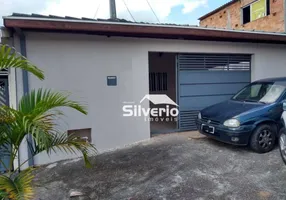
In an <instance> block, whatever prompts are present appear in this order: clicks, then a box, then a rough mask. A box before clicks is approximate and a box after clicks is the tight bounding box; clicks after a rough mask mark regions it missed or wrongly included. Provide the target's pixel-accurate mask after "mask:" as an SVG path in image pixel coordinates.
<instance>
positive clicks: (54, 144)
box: [0, 46, 96, 200]
mask: <svg viewBox="0 0 286 200" xmlns="http://www.w3.org/2000/svg"><path fill="white" fill-rule="evenodd" d="M9 68H20V69H23V70H27V71H28V72H30V73H32V74H34V75H35V76H36V77H38V78H39V79H44V75H43V72H42V71H41V70H40V69H38V68H37V67H36V66H34V65H32V64H31V63H30V62H29V61H28V60H27V59H26V58H25V57H23V56H21V55H19V54H18V53H16V51H15V50H13V49H12V48H10V47H7V46H2V47H1V49H0V69H1V70H3V69H9ZM62 107H67V108H71V109H74V110H77V111H79V112H80V113H82V114H87V111H86V108H85V107H84V106H82V105H80V104H79V103H78V102H76V101H72V100H69V95H68V94H63V93H60V92H56V91H51V90H47V89H46V90H43V89H38V90H33V91H31V92H30V93H29V94H26V95H24V96H23V97H22V99H21V100H20V102H19V105H18V108H17V109H14V108H11V107H8V106H0V147H1V153H2V154H5V155H8V156H9V157H10V162H9V164H8V165H7V164H5V162H4V161H3V160H1V159H2V157H3V156H2V157H0V163H1V164H2V165H3V166H4V168H5V169H6V172H7V173H6V174H4V175H0V199H1V198H2V199H12V200H14V199H15V200H18V199H31V198H32V197H33V189H32V180H33V173H32V171H33V169H32V168H28V169H26V170H24V171H20V169H21V167H22V166H23V165H24V164H25V163H27V162H28V161H29V159H31V158H32V157H33V156H35V155H37V154H39V153H42V152H46V153H48V154H49V155H50V154H51V153H52V152H55V151H57V150H60V151H64V152H66V153H77V152H81V153H82V155H83V158H84V161H85V164H86V166H87V167H91V164H90V162H89V161H88V156H90V154H91V153H95V151H96V149H95V147H94V146H93V145H92V144H89V143H88V142H86V141H84V140H82V139H81V138H78V137H76V136H74V135H67V134H66V133H64V132H61V131H60V130H58V128H57V122H58V120H59V119H60V117H61V116H62V115H63V113H62V111H61V109H60V108H62ZM27 137H31V138H32V139H33V140H32V141H33V142H32V143H31V142H29V141H28V140H27ZM26 141H27V142H28V147H29V150H30V153H31V155H32V156H31V158H28V159H27V160H26V161H24V162H22V163H20V165H19V166H18V168H16V169H13V161H14V159H17V155H18V152H19V149H20V145H21V144H22V143H23V142H26Z"/></svg>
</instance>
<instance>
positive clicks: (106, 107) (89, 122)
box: [4, 15, 286, 165]
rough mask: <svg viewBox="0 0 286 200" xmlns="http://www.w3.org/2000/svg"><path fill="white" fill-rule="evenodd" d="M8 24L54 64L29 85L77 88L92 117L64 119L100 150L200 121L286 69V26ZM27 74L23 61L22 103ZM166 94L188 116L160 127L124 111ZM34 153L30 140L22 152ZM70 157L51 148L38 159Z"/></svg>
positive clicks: (17, 87)
mask: <svg viewBox="0 0 286 200" xmlns="http://www.w3.org/2000/svg"><path fill="white" fill-rule="evenodd" d="M59 23H60V24H59ZM63 24H64V25H63ZM4 25H5V27H6V29H7V30H9V32H10V35H9V36H6V37H9V41H10V44H12V45H13V46H14V47H15V48H16V49H17V50H18V51H19V52H21V53H23V51H24V52H25V53H24V54H26V56H27V58H28V59H29V60H30V61H31V62H32V63H33V64H35V65H36V66H38V67H39V68H41V69H42V70H43V71H44V73H45V76H46V78H45V80H44V81H40V80H38V79H37V78H35V77H34V76H32V75H31V74H28V76H27V77H26V78H27V80H26V81H27V84H28V89H29V90H31V89H35V88H51V89H54V90H59V91H67V92H70V93H71V94H72V96H71V98H73V99H74V100H78V101H80V102H82V103H83V104H85V105H87V107H88V115H87V116H84V115H82V114H79V113H77V112H75V111H71V110H64V111H65V114H66V117H65V118H64V123H62V124H60V126H61V128H62V129H63V130H64V131H68V130H69V131H72V130H85V131H87V132H90V139H91V142H92V143H93V144H94V145H95V146H96V148H97V149H98V151H99V152H103V151H106V150H110V149H114V148H120V147H124V146H125V145H129V144H133V143H136V142H139V141H144V140H148V139H149V138H150V137H151V135H152V129H154V130H155V129H156V128H157V129H158V130H159V132H160V127H162V132H168V131H167V129H169V130H170V131H174V132H175V131H189V130H195V127H194V122H193V121H194V120H195V116H196V114H197V112H198V111H199V110H200V109H202V108H203V107H205V106H208V105H210V104H212V103H216V102H219V101H223V100H225V99H227V98H230V97H231V96H232V95H233V94H234V93H236V92H237V91H238V90H239V89H241V88H242V87H243V86H244V85H246V84H247V83H249V82H251V81H255V80H258V79H262V78H267V77H281V76H286V56H285V55H286V35H284V34H278V33H277V34H276V33H260V32H243V31H227V30H216V29H203V28H198V27H184V26H170V25H148V24H129V23H123V22H106V21H95V20H94V21H93V20H85V19H79V20H69V19H65V18H63V19H56V18H51V17H35V16H29V15H23V16H20V15H13V16H9V17H5V18H4ZM83 25H84V26H83ZM99 26H100V27H99ZM97 27H98V29H96V28H97ZM112 27H115V28H114V29H113V28H112ZM122 27H123V28H124V27H126V28H127V29H128V30H125V29H123V28H122ZM103 28H104V29H103ZM131 28H134V29H133V33H131V32H130V30H131ZM154 28H157V29H156V30H153V29H154ZM111 29H112V30H111ZM159 30H160V31H161V32H162V34H161V35H160V34H159V32H156V31H159ZM128 31H129V32H128ZM152 31H153V32H152ZM167 32H168V34H167ZM23 40H24V41H23ZM158 77H159V78H158ZM23 79H25V76H23V72H22V71H21V70H11V71H10V72H9V75H8V80H9V100H10V104H11V105H13V106H16V104H17V101H18V100H19V98H20V97H21V96H22V95H23V93H24V88H23V87H25V86H24V85H25V83H24V81H25V80H23ZM154 83H155V85H154V87H151V85H153V84H154ZM156 93H158V94H163V93H164V94H168V96H169V97H170V98H171V99H172V100H174V102H176V103H177V104H178V105H179V110H180V114H179V118H178V121H176V122H173V123H169V124H168V125H166V124H160V126H157V127H156V124H154V123H153V125H152V122H150V121H148V120H146V119H145V117H144V116H136V117H126V116H123V106H124V104H126V102H132V103H134V104H136V105H137V104H138V105H139V104H140V100H141V99H142V98H143V97H144V96H145V95H146V94H156ZM140 105H141V106H142V107H143V108H149V106H150V107H152V106H153V105H149V102H148V101H144V102H142V104H140ZM161 125H162V126H161ZM158 127H159V128H158ZM166 127H167V128H166ZM164 128H165V129H164ZM158 130H156V131H158ZM27 156H28V153H27V147H26V146H25V145H24V144H23V147H22V151H21V152H20V159H21V160H25V159H26V158H27ZM67 158H71V157H69V156H67V155H64V154H61V153H58V154H54V155H52V156H51V157H48V156H47V155H46V154H41V155H39V156H37V157H36V158H34V163H33V164H34V165H41V164H47V163H51V162H55V161H58V160H63V159H67Z"/></svg>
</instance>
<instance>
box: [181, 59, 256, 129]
mask: <svg viewBox="0 0 286 200" xmlns="http://www.w3.org/2000/svg"><path fill="white" fill-rule="evenodd" d="M177 64H178V100H179V106H180V107H179V108H180V117H179V129H180V130H181V131H185V130H196V129H197V128H196V125H195V120H196V118H197V115H198V112H199V111H200V110H202V109H204V108H205V107H207V106H210V105H213V104H216V103H219V102H222V101H225V100H227V99H230V98H231V97H232V96H233V95H234V94H235V93H236V92H238V91H239V90H240V89H241V88H243V87H244V86H245V85H247V84H248V83H249V82H250V81H251V73H250V65H251V55H233V54H179V55H178V56H177Z"/></svg>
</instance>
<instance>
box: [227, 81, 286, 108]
mask: <svg viewBox="0 0 286 200" xmlns="http://www.w3.org/2000/svg"><path fill="white" fill-rule="evenodd" d="M284 85H286V84H285V83H284V84H277V83H275V82H270V83H259V82H258V83H252V84H250V85H248V86H246V87H245V88H243V89H242V90H241V91H240V92H238V93H237V94H236V95H235V96H234V97H233V98H232V99H233V100H236V101H246V102H259V103H273V102H275V101H276V100H277V99H278V98H279V97H280V96H281V94H282V93H283V92H284V90H285V86H284Z"/></svg>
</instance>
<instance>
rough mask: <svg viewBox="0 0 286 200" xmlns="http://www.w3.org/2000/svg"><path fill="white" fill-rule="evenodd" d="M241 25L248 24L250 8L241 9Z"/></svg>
mask: <svg viewBox="0 0 286 200" xmlns="http://www.w3.org/2000/svg"><path fill="white" fill-rule="evenodd" d="M242 16H243V24H246V23H248V22H250V6H247V7H245V8H243V9H242Z"/></svg>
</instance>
